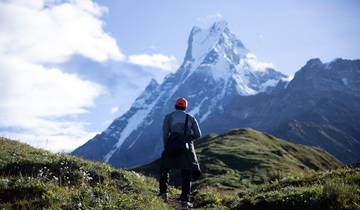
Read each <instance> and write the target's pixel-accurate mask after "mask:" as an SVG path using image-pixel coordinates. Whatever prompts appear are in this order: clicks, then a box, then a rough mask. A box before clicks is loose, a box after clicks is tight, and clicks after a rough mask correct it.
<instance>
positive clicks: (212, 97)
mask: <svg viewBox="0 0 360 210" xmlns="http://www.w3.org/2000/svg"><path fill="white" fill-rule="evenodd" d="M214 25H216V24H214ZM217 27H218V28H217ZM214 28H217V30H215V32H216V33H215V32H214V33H215V35H216V36H215V35H214V36H215V37H217V39H215V40H216V41H213V42H211V44H209V46H210V47H208V48H206V47H205V48H206V50H205V52H206V53H207V54H206V53H198V54H201V55H200V57H199V56H197V57H196V58H197V59H196V60H193V59H192V56H193V55H192V47H193V44H194V43H193V41H194V40H203V39H205V40H206V36H205V35H206V34H209V33H210V32H209V31H211V30H212V29H211V27H210V28H209V29H200V28H194V29H193V30H192V32H191V35H190V37H189V41H188V42H189V46H188V49H187V52H186V56H185V59H184V62H183V63H182V65H181V66H180V67H179V69H178V71H176V72H175V73H171V74H169V75H168V76H166V77H165V79H164V81H163V82H162V83H161V84H158V83H157V82H156V81H151V82H150V83H149V85H148V86H147V88H146V89H145V91H144V92H143V93H142V94H141V95H140V96H139V97H138V98H137V99H136V100H135V102H134V104H133V106H132V107H131V108H130V109H129V111H128V112H126V113H125V114H123V115H122V116H120V117H119V118H117V119H115V120H114V121H113V123H112V124H111V125H110V126H109V127H108V128H107V129H106V130H105V131H104V132H102V133H100V134H98V135H96V136H95V137H94V138H93V139H91V140H89V141H88V142H87V143H85V144H84V145H82V146H80V147H79V148H77V149H76V150H74V151H73V154H75V155H78V156H82V157H85V158H88V159H91V160H100V161H105V162H108V163H110V164H113V165H114V166H117V167H126V168H132V167H136V166H139V165H142V164H146V163H149V162H151V161H153V160H155V159H157V158H158V157H159V156H160V154H161V151H162V149H163V145H162V141H161V124H162V120H163V118H164V116H165V115H166V114H167V113H169V112H171V111H172V110H173V107H174V105H173V103H174V101H175V99H176V98H177V97H186V98H187V99H188V101H189V104H190V107H189V113H190V114H192V115H194V116H195V117H196V118H197V119H198V121H199V123H200V126H201V128H202V130H203V132H204V133H205V134H207V133H210V132H215V133H222V132H225V131H228V130H229V129H232V128H239V127H251V128H254V129H257V130H260V131H263V132H267V133H270V134H272V135H275V136H277V137H280V138H283V139H286V140H288V141H290V142H294V143H301V144H305V145H311V146H319V147H321V148H324V149H326V150H327V151H329V152H330V153H331V154H333V155H335V156H336V157H337V158H339V159H340V160H341V161H343V162H345V163H350V162H356V161H359V160H360V152H359V151H360V124H359V122H360V111H359V110H360V99H359V96H360V61H359V60H345V59H335V60H333V61H331V62H328V63H323V62H322V61H321V60H320V59H318V58H315V59H310V60H309V61H308V62H307V63H306V64H305V65H304V66H303V67H302V68H301V69H300V70H299V71H297V72H296V74H295V75H294V78H293V79H292V80H291V81H289V78H288V77H286V76H285V75H283V74H282V73H280V72H277V71H276V70H274V69H272V68H271V66H269V65H268V64H266V63H265V64H264V63H262V62H259V61H258V60H257V59H256V56H253V55H252V54H251V53H248V50H247V49H246V48H245V46H244V45H243V44H242V43H241V41H240V40H238V39H235V38H234V37H235V36H234V35H233V34H231V32H230V31H229V29H228V28H227V26H226V24H225V25H224V24H218V25H217V26H214ZM226 30H228V34H227V33H225V34H224V33H218V31H226ZM203 34H205V35H203ZM229 34H230V35H229ZM196 36H199V37H200V38H199V37H198V38H196ZM194 37H195V39H194ZM204 37H205V38H204ZM231 37H233V39H232V38H231ZM200 43H201V42H200ZM194 46H195V45H194ZM197 47H198V46H197ZM238 48H239V49H240V48H241V49H246V53H244V52H245V51H240V50H238V51H237V50H236V49H238ZM199 51H201V50H199ZM201 52H202V51H201ZM198 54H197V55H198ZM220 55H221V56H220ZM225 64H226V65H225ZM223 72H225V73H223Z"/></svg>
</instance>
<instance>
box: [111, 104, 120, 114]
mask: <svg viewBox="0 0 360 210" xmlns="http://www.w3.org/2000/svg"><path fill="white" fill-rule="evenodd" d="M117 111H119V107H118V106H115V107H113V108H111V114H114V113H116V112H117Z"/></svg>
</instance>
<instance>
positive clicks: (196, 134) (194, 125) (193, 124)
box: [191, 117, 201, 139]
mask: <svg viewBox="0 0 360 210" xmlns="http://www.w3.org/2000/svg"><path fill="white" fill-rule="evenodd" d="M191 129H192V131H193V132H194V134H193V137H194V139H198V138H200V137H201V130H200V127H199V124H198V122H197V120H196V119H195V117H191Z"/></svg>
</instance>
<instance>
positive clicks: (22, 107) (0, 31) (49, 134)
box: [0, 0, 125, 151]
mask: <svg viewBox="0 0 360 210" xmlns="http://www.w3.org/2000/svg"><path fill="white" fill-rule="evenodd" d="M104 12H106V8H103V7H101V6H99V5H97V4H96V3H94V2H92V1H91V0H69V1H58V0H53V1H51V0H46V1H45V0H44V1H41V0H38V1H28V0H13V1H0V25H1V27H0V66H1V68H0V128H2V129H1V130H2V131H1V132H0V135H5V136H9V137H14V138H18V139H21V140H22V141H26V142H28V143H31V144H33V145H35V146H41V147H45V146H44V145H43V144H42V143H41V142H44V141H45V140H46V142H48V146H46V148H48V149H51V150H55V151H58V150H66V151H69V150H70V149H74V148H75V147H76V146H79V145H80V144H82V143H84V142H85V141H86V140H88V139H89V138H90V137H91V136H92V135H93V134H94V133H91V132H88V131H87V130H86V125H87V124H86V123H84V122H81V121H79V120H76V116H77V115H79V114H83V113H86V112H87V111H88V109H89V108H90V107H92V106H94V104H95V99H96V97H98V96H99V95H101V94H103V93H104V92H105V89H104V88H103V87H102V86H100V85H98V84H96V83H94V82H90V81H86V80H83V79H81V78H79V76H77V75H76V74H70V73H65V72H64V71H63V70H62V69H60V68H52V67H49V66H51V65H52V64H59V63H64V62H66V61H67V60H68V59H69V58H71V57H72V56H73V55H81V56H84V57H86V58H89V59H91V60H94V61H98V62H102V61H106V60H108V59H113V60H124V57H125V56H124V55H123V54H122V52H121V50H120V49H119V48H118V46H117V43H116V41H115V39H113V38H112V37H111V36H110V35H109V34H107V33H105V32H104V31H103V29H102V26H103V23H102V21H101V19H100V17H101V15H102V14H103V13H104ZM70 116H71V119H69V118H70Z"/></svg>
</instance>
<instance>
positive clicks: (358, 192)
mask: <svg viewBox="0 0 360 210" xmlns="http://www.w3.org/2000/svg"><path fill="white" fill-rule="evenodd" d="M220 141H222V142H220ZM0 146H1V150H0V209H146V210H148V209H159V210H161V209H176V207H177V206H178V205H177V204H176V202H175V200H176V198H177V197H178V196H179V189H174V188H172V189H171V192H170V200H171V202H169V203H164V202H162V201H161V200H160V199H158V198H157V197H156V194H157V192H158V191H157V182H156V180H155V179H153V178H150V177H146V176H143V175H140V174H138V173H136V172H133V171H128V170H120V169H114V168H112V167H111V166H109V165H107V164H103V163H99V162H91V161H85V160H83V159H80V158H77V157H74V156H70V155H66V154H61V153H58V154H53V153H49V152H47V151H44V150H40V149H34V148H32V147H30V146H28V145H26V144H22V143H19V142H16V141H11V140H7V139H3V138H0ZM197 147H198V153H199V158H200V160H201V162H202V167H203V170H204V176H203V177H202V179H200V180H199V181H198V182H197V183H195V184H196V186H195V189H194V192H193V201H194V204H195V208H196V209H239V210H274V209H276V210H285V209H286V210H297V209H298V210H300V209H301V210H304V209H307V210H329V209H330V210H360V206H359V205H360V167H358V166H353V167H344V166H340V165H341V164H340V163H339V162H338V161H337V160H336V159H335V158H333V157H332V156H330V155H328V154H327V153H325V152H323V151H322V150H318V149H316V148H309V147H304V146H300V145H294V144H289V143H287V142H285V141H282V140H279V139H276V138H274V137H271V136H267V135H266V134H263V133H260V132H257V131H254V130H251V129H238V130H233V131H231V132H229V133H227V134H224V135H220V136H216V135H210V136H208V137H206V138H203V139H201V140H200V141H199V142H198V145H197ZM280 157H282V158H280ZM237 161H239V163H241V164H235V163H236V162H237ZM247 161H249V162H250V163H251V164H246V162H247ZM150 166H152V167H150ZM154 166H156V164H155V163H154V164H152V165H148V166H147V169H148V170H147V172H149V171H151V170H153V171H154V172H155V171H156V169H155V168H154ZM339 166H340V167H339ZM336 167H338V168H336ZM271 168H273V169H274V170H271ZM332 168H336V169H332ZM150 169H151V170H150ZM328 169H331V170H328ZM296 172H298V173H296Z"/></svg>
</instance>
